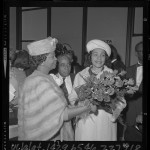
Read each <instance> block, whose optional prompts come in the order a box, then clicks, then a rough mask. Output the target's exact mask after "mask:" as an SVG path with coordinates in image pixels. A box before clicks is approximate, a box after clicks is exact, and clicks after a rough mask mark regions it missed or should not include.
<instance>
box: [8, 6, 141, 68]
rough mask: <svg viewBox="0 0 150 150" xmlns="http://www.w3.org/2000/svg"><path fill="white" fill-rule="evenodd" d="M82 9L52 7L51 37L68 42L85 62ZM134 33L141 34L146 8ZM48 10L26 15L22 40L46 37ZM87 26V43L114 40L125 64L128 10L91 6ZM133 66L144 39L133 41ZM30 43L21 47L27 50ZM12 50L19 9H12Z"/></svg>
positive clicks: (139, 9)
mask: <svg viewBox="0 0 150 150" xmlns="http://www.w3.org/2000/svg"><path fill="white" fill-rule="evenodd" d="M82 10H83V8H82V7H52V14H51V17H52V18H51V36H53V37H56V38H58V40H59V41H60V42H62V43H68V44H70V45H71V47H72V49H73V50H74V51H75V54H76V55H77V57H78V62H79V63H80V64H81V59H82V56H81V55H82ZM135 12H136V15H135V32H136V33H141V32H142V27H143V26H142V23H143V22H142V16H143V9H142V8H136V11H135ZM46 19H47V15H46V9H42V10H33V11H29V12H26V11H25V12H23V19H22V21H23V26H22V29H23V30H22V37H23V40H40V39H42V38H45V37H46V36H47V33H46V32H47V20H46ZM87 21H88V23H87V42H88V41H89V40H91V39H93V38H99V39H102V40H112V44H113V45H114V46H115V47H116V48H117V50H118V52H119V54H120V56H121V58H122V60H123V62H125V54H126V53H125V52H126V30H127V7H89V8H88V20H87ZM132 39H133V40H132V48H131V58H130V64H131V65H132V64H134V63H135V62H136V61H137V59H136V56H135V54H134V47H135V44H136V43H137V42H138V41H140V40H141V39H142V37H134V38H132ZM26 45H27V43H23V46H22V48H23V49H26ZM10 47H11V48H16V8H15V7H11V8H10Z"/></svg>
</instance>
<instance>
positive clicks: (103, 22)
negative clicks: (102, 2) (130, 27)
mask: <svg viewBox="0 0 150 150" xmlns="http://www.w3.org/2000/svg"><path fill="white" fill-rule="evenodd" d="M126 31H127V8H124V7H123V8H119V7H97V8H95V7H91V8H89V9H88V32H87V41H89V40H91V39H95V38H96V39H101V40H111V41H112V44H113V45H114V46H115V47H116V49H117V50H118V53H119V54H120V56H121V58H122V60H123V62H125V52H126Z"/></svg>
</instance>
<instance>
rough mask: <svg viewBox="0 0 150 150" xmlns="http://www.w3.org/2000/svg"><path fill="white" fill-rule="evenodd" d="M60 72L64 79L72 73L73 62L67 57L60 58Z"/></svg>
mask: <svg viewBox="0 0 150 150" xmlns="http://www.w3.org/2000/svg"><path fill="white" fill-rule="evenodd" d="M58 63H59V64H58V72H59V74H60V75H61V76H62V77H67V76H68V75H69V74H70V71H71V62H70V60H69V58H68V57H67V56H62V57H59V58H58Z"/></svg>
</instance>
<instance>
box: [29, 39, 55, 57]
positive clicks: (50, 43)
mask: <svg viewBox="0 0 150 150" xmlns="http://www.w3.org/2000/svg"><path fill="white" fill-rule="evenodd" d="M57 42H58V41H57V39H55V38H52V37H48V38H46V39H43V40H40V41H35V42H32V43H30V44H29V45H27V48H28V50H29V54H30V55H31V56H37V55H41V54H45V53H50V52H53V51H55V49H56V44H57Z"/></svg>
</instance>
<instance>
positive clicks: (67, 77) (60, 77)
mask: <svg viewBox="0 0 150 150" xmlns="http://www.w3.org/2000/svg"><path fill="white" fill-rule="evenodd" d="M58 77H59V78H61V79H63V78H65V79H68V78H69V76H67V77H62V76H61V75H60V74H59V73H58Z"/></svg>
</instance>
